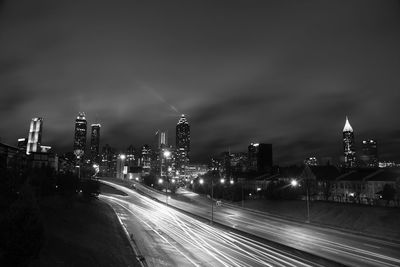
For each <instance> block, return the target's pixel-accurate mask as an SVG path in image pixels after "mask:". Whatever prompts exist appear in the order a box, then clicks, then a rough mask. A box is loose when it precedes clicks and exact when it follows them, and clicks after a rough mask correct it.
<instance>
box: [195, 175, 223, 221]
mask: <svg viewBox="0 0 400 267" xmlns="http://www.w3.org/2000/svg"><path fill="white" fill-rule="evenodd" d="M220 182H221V184H223V183H225V179H223V178H221V179H220ZM199 183H200V184H201V185H202V184H203V183H204V180H203V178H201V179H200V180H199ZM213 222H214V179H213V178H212V177H211V224H213Z"/></svg>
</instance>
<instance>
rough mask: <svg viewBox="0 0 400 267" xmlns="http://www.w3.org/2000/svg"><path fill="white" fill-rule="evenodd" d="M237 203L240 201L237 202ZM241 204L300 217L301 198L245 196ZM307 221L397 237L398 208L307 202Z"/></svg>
mask: <svg viewBox="0 0 400 267" xmlns="http://www.w3.org/2000/svg"><path fill="white" fill-rule="evenodd" d="M237 204H238V205H240V203H237ZM245 208H250V209H255V210H260V211H264V212H268V213H271V214H276V215H279V216H284V217H288V218H292V219H295V220H301V221H304V220H305V219H306V202H305V201H268V200H264V199H260V200H247V201H246V202H245ZM310 220H311V222H314V223H318V224H324V225H328V226H332V227H339V228H344V229H348V230H352V231H356V232H364V233H366V234H370V235H377V236H382V237H384V238H388V239H397V240H400V226H399V222H400V209H399V208H389V207H377V206H365V205H357V204H342V203H332V202H320V201H318V202H311V204H310Z"/></svg>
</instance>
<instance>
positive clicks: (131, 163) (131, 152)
mask: <svg viewBox="0 0 400 267" xmlns="http://www.w3.org/2000/svg"><path fill="white" fill-rule="evenodd" d="M135 153H136V151H135V148H134V147H133V145H130V146H128V148H127V149H126V165H127V166H128V168H132V167H136V166H137V162H136V158H135Z"/></svg>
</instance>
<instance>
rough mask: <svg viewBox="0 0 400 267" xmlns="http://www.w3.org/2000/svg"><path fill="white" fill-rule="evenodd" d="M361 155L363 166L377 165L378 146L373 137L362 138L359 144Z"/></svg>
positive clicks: (371, 166)
mask: <svg viewBox="0 0 400 267" xmlns="http://www.w3.org/2000/svg"><path fill="white" fill-rule="evenodd" d="M361 150H362V155H361V162H362V164H363V166H364V167H370V168H377V167H378V147H377V142H376V141H375V140H373V139H369V140H363V141H362V145H361Z"/></svg>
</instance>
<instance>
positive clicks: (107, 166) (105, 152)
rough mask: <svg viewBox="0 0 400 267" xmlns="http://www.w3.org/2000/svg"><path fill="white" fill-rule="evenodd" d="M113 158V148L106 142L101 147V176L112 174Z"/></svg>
mask: <svg viewBox="0 0 400 267" xmlns="http://www.w3.org/2000/svg"><path fill="white" fill-rule="evenodd" d="M113 159H114V150H113V149H112V148H111V146H110V145H109V144H106V145H105V146H103V148H102V149H101V163H100V171H101V173H102V175H103V176H109V177H110V176H113V171H114V170H113Z"/></svg>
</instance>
